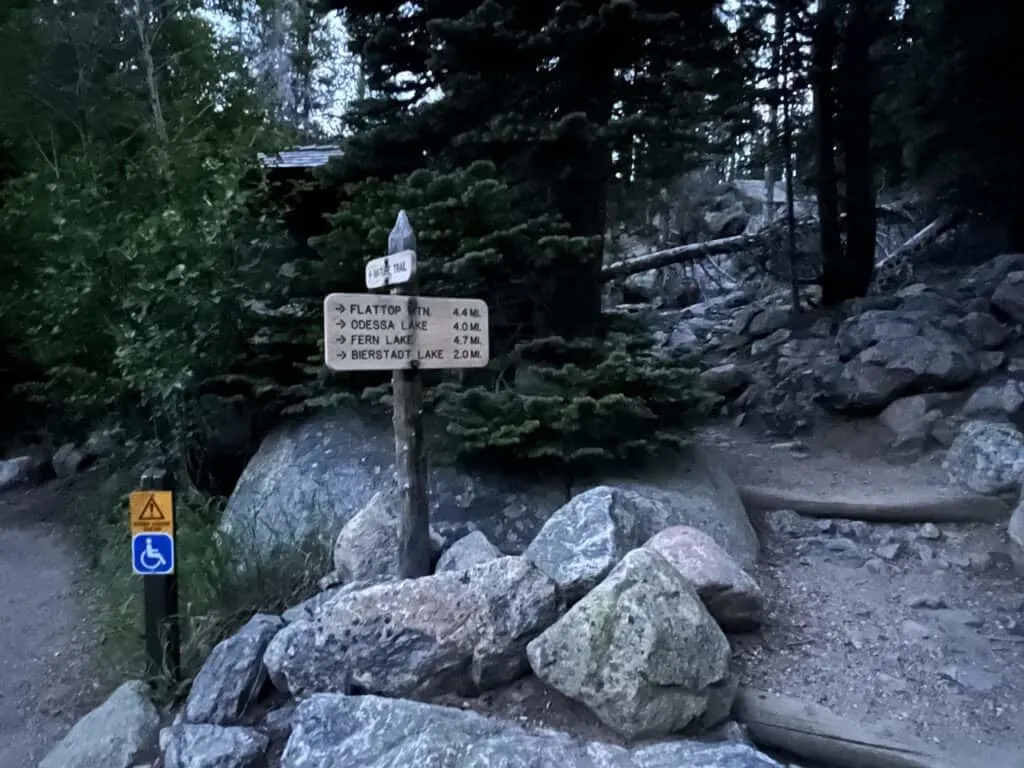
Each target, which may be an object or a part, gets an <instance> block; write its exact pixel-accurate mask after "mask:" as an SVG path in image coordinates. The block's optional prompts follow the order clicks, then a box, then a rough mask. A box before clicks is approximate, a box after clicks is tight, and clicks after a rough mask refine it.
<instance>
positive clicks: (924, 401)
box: [878, 395, 942, 451]
mask: <svg viewBox="0 0 1024 768" xmlns="http://www.w3.org/2000/svg"><path fill="white" fill-rule="evenodd" d="M941 418H942V411H940V410H939V409H937V408H935V404H934V403H933V402H932V400H931V398H929V396H928V395H911V396H910V397H901V398H899V399H898V400H893V401H892V402H891V403H889V405H887V406H886V408H885V410H884V411H882V412H881V413H880V414H879V415H878V420H879V421H880V422H881V423H882V424H884V425H885V426H886V427H887V428H888V429H889V431H890V432H892V434H893V441H892V448H893V449H895V450H899V451H905V450H910V451H914V450H917V451H921V450H924V449H925V448H926V447H927V446H928V444H929V442H931V438H932V427H933V426H934V425H935V424H936V423H937V422H938V421H939V420H940V419H941Z"/></svg>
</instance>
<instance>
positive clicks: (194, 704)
mask: <svg viewBox="0 0 1024 768" xmlns="http://www.w3.org/2000/svg"><path fill="white" fill-rule="evenodd" d="M283 626H284V621H283V620H282V619H281V618H280V617H278V616H270V615H267V614H256V615H255V616H253V617H252V618H251V619H249V621H248V622H246V624H245V625H244V626H243V627H242V628H241V629H240V630H238V632H236V633H235V634H234V635H232V636H231V637H228V638H225V639H224V640H222V641H221V642H219V643H218V644H217V645H216V646H215V647H214V649H213V651H212V652H211V653H210V655H209V656H208V657H207V659H206V661H205V662H204V663H203V666H202V669H200V670H199V674H198V675H196V678H195V680H194V681H193V682H192V688H191V690H190V691H189V695H188V701H186V703H185V720H186V721H187V722H190V723H210V724H214V725H235V724H237V723H238V722H239V721H240V719H241V717H242V715H243V714H244V713H245V711H246V709H247V708H248V706H249V705H250V704H251V703H252V702H253V701H255V699H256V697H257V696H258V695H259V693H260V690H261V689H262V688H263V684H264V683H265V682H266V680H267V671H266V668H265V667H264V666H263V654H264V653H265V652H266V650H267V645H268V644H269V643H270V641H271V640H272V639H273V637H274V635H276V634H277V633H278V632H279V631H280V629H281V627H283Z"/></svg>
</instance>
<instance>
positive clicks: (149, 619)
mask: <svg viewBox="0 0 1024 768" xmlns="http://www.w3.org/2000/svg"><path fill="white" fill-rule="evenodd" d="M141 488H142V490H144V491H171V492H172V494H173V491H174V476H173V475H172V474H171V473H170V472H169V471H167V470H166V469H148V470H146V471H145V472H144V473H143V475H142V482H141ZM173 499H174V496H173V495H172V496H171V507H172V508H171V514H172V519H174V520H175V527H176V526H177V518H176V517H175V516H174V514H173V512H174V510H173V507H174V501H173ZM176 534H177V530H173V531H172V534H171V536H172V538H175V539H176ZM175 549H177V541H176V540H175ZM174 560H175V562H174V573H172V574H170V575H169V576H143V577H142V590H143V592H142V599H143V606H144V608H143V609H144V612H145V626H146V655H147V656H148V657H149V664H150V675H151V676H154V677H155V676H158V675H161V674H167V675H168V676H169V677H170V679H171V681H172V683H177V682H179V681H180V680H181V626H180V624H179V621H178V556H177V552H175V557H174Z"/></svg>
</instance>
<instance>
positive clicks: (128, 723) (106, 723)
mask: <svg viewBox="0 0 1024 768" xmlns="http://www.w3.org/2000/svg"><path fill="white" fill-rule="evenodd" d="M159 730H160V715H159V713H158V712H157V710H156V707H154V706H153V703H152V702H151V701H150V700H149V694H148V691H147V690H146V686H145V684H144V683H141V682H139V681H137V680H135V681H131V682H127V683H124V684H122V685H121V686H120V687H119V688H117V690H115V691H114V692H113V693H112V694H111V695H110V697H109V698H108V699H107V700H106V701H105V702H103V704H101V705H100V706H99V707H97V708H96V709H94V710H93V711H92V712H90V713H89V714H87V715H86V716H85V717H83V718H82V719H81V720H79V721H78V722H77V723H76V724H75V725H74V727H73V728H72V729H71V730H70V731H69V732H68V734H67V735H66V736H65V737H64V738H63V739H61V740H60V742H59V743H58V744H57V746H55V747H54V748H53V749H52V750H51V751H50V753H49V754H48V755H46V757H44V758H43V759H42V761H41V762H40V763H39V768H132V766H134V765H135V763H136V761H137V760H138V759H139V758H140V757H142V756H143V755H144V754H145V753H146V752H148V751H149V750H152V749H154V748H155V747H156V744H157V736H158V734H159ZM12 768H13V766H12Z"/></svg>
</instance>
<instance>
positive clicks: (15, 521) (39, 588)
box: [0, 478, 103, 768]
mask: <svg viewBox="0 0 1024 768" xmlns="http://www.w3.org/2000/svg"><path fill="white" fill-rule="evenodd" d="M89 482H90V478H83V479H79V480H77V481H75V482H66V481H65V482H61V481H57V482H53V483H50V484H48V485H46V486H44V487H40V488H32V489H27V490H15V491H7V492H4V493H0V649H2V653H0V768H34V766H35V765H36V764H37V763H38V761H39V760H40V759H42V757H43V756H44V755H45V754H46V752H47V751H49V749H50V748H51V747H52V746H53V745H54V744H55V743H56V742H57V741H58V740H60V738H62V737H63V735H64V733H65V732H66V731H67V729H68V728H69V727H70V726H71V725H73V724H74V722H75V721H76V720H77V719H78V718H79V717H81V716H82V715H84V714H85V713H86V712H87V711H89V709H91V708H92V707H93V706H95V705H96V704H97V703H99V701H100V699H101V697H102V693H103V691H101V690H99V685H98V683H97V682H96V676H95V675H94V674H93V663H92V662H93V651H94V649H95V647H96V641H97V632H96V628H95V626H94V625H93V624H92V623H91V621H90V616H89V613H88V609H87V603H88V600H87V594H86V590H85V588H84V584H83V580H82V579H81V577H80V562H79V559H78V557H77V555H76V553H75V550H74V548H73V546H72V544H71V542H70V541H69V540H68V536H67V522H68V519H69V517H70V515H72V514H73V513H74V509H75V498H76V497H77V496H78V495H79V494H80V493H81V492H82V490H83V488H84V487H85V486H87V485H88V484H89Z"/></svg>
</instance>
